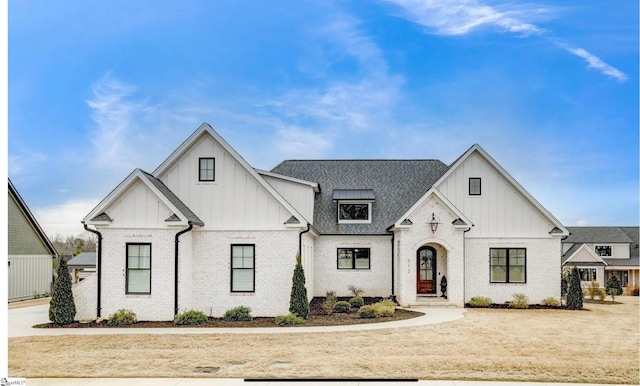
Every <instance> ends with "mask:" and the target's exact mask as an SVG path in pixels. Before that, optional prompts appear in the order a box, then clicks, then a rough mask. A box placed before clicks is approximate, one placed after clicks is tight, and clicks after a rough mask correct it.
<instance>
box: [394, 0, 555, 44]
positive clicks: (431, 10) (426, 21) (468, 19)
mask: <svg viewBox="0 0 640 386" xmlns="http://www.w3.org/2000/svg"><path fill="white" fill-rule="evenodd" d="M388 1H389V2H391V3H395V4H397V5H399V6H401V7H402V8H403V9H404V10H405V11H406V13H407V14H408V16H409V18H410V19H412V20H413V21H414V22H416V23H418V24H421V25H423V26H425V27H427V28H430V29H431V30H432V31H433V32H434V33H436V34H439V35H464V34H467V33H469V32H471V30H474V29H478V28H481V27H486V26H494V27H499V28H500V29H502V30H504V31H507V32H513V33H518V34H522V35H530V34H539V33H541V32H543V31H542V29H540V28H539V27H537V26H535V25H533V24H530V23H527V22H524V21H522V20H519V19H517V18H515V17H513V16H512V14H514V13H516V9H515V8H514V9H513V10H503V11H498V10H497V9H496V8H493V7H490V6H488V5H484V4H481V3H479V2H478V1H475V0H459V1H452V0H388ZM517 13H520V14H522V13H523V11H522V10H521V9H518V10H517Z"/></svg>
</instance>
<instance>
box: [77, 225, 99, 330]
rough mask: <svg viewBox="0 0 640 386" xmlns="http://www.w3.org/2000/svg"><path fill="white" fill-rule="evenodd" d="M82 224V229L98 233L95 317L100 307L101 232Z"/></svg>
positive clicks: (97, 315) (97, 316)
mask: <svg viewBox="0 0 640 386" xmlns="http://www.w3.org/2000/svg"><path fill="white" fill-rule="evenodd" d="M82 225H83V226H84V229H85V230H86V231H88V232H91V233H95V234H96V235H98V247H97V248H98V261H97V263H96V271H97V272H96V273H97V275H98V294H97V303H98V304H97V309H96V318H97V319H99V318H100V316H101V315H100V310H101V309H102V305H101V299H100V294H101V292H102V233H100V232H98V231H97V230H95V229H91V228H89V227H88V226H87V224H85V223H84V221H82Z"/></svg>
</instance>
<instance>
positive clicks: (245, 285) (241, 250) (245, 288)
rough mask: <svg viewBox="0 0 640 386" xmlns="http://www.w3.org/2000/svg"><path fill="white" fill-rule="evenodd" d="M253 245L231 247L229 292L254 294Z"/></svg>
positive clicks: (254, 249)
mask: <svg viewBox="0 0 640 386" xmlns="http://www.w3.org/2000/svg"><path fill="white" fill-rule="evenodd" d="M255 252H256V246H255V245H232V246H231V292H255V256H256V255H255Z"/></svg>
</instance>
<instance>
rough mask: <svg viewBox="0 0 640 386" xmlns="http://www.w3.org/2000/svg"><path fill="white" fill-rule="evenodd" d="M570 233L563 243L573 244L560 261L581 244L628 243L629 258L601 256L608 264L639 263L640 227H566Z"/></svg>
mask: <svg viewBox="0 0 640 386" xmlns="http://www.w3.org/2000/svg"><path fill="white" fill-rule="evenodd" d="M567 229H568V230H569V232H571V235H570V236H568V237H567V238H566V239H564V240H563V241H562V242H563V243H569V244H574V245H573V246H572V247H571V248H569V250H568V251H567V252H566V253H565V254H564V255H563V256H562V263H563V264H564V263H565V261H566V260H567V259H568V258H569V257H570V256H571V255H573V254H574V253H575V251H577V250H578V248H580V246H582V245H583V244H586V243H589V244H593V243H602V244H606V243H628V244H629V259H607V258H603V259H602V260H604V261H605V262H606V263H607V264H608V265H609V266H638V265H639V264H640V258H639V257H638V256H639V252H640V249H639V245H638V243H639V242H640V227H615V226H614V227H567Z"/></svg>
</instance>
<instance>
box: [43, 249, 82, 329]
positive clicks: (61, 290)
mask: <svg viewBox="0 0 640 386" xmlns="http://www.w3.org/2000/svg"><path fill="white" fill-rule="evenodd" d="M75 316H76V304H75V303H74V302H73V292H72V291H71V275H70V274H69V270H68V268H67V262H66V261H65V259H64V257H61V258H60V263H59V264H58V277H57V278H56V281H55V282H54V283H53V292H52V294H51V302H50V303H49V320H50V321H52V322H53V323H55V324H69V323H71V322H73V318H75Z"/></svg>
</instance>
